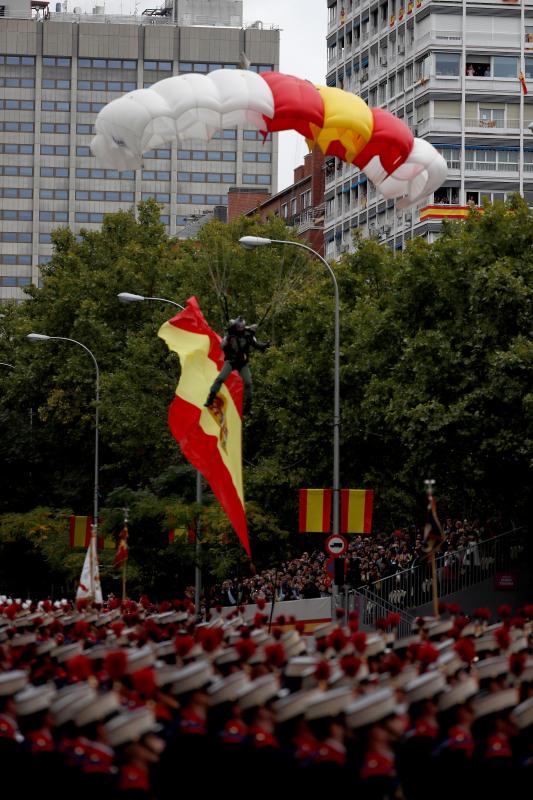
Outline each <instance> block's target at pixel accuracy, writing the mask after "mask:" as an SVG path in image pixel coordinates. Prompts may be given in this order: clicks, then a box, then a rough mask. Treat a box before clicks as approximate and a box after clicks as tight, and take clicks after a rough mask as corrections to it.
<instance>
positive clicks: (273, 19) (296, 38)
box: [54, 0, 327, 189]
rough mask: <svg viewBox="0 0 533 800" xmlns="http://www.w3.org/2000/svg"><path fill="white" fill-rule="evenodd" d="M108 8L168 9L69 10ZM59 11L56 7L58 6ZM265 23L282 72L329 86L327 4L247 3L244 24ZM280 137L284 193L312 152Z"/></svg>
mask: <svg viewBox="0 0 533 800" xmlns="http://www.w3.org/2000/svg"><path fill="white" fill-rule="evenodd" d="M99 4H101V5H104V6H105V10H106V12H107V13H108V14H132V13H134V12H135V11H136V12H137V13H138V14H140V13H142V12H143V10H144V9H145V8H151V7H157V6H159V5H164V0H153V2H151V0H145V1H144V2H143V0H94V2H93V1H92V0H68V10H69V11H72V9H73V8H74V6H77V5H79V6H80V7H81V8H83V10H84V11H85V10H86V11H89V12H90V11H91V9H92V7H93V6H95V5H99ZM54 8H55V5H54ZM255 20H261V21H262V22H263V23H264V24H265V25H276V26H278V27H279V28H280V29H281V32H280V72H287V73H289V74H291V75H297V76H298V77H299V78H307V79H308V80H311V81H313V82H314V83H325V76H326V40H325V36H326V20H327V4H326V0H244V22H245V24H248V23H250V22H254V21H255ZM276 135H278V136H279V182H278V189H283V188H284V187H285V186H288V185H289V184H291V183H292V181H293V169H294V167H297V166H298V164H301V163H302V160H303V157H304V155H305V154H306V153H307V152H308V151H307V145H306V143H305V139H303V138H302V137H301V136H300V135H299V134H297V133H292V132H284V133H280V134H276Z"/></svg>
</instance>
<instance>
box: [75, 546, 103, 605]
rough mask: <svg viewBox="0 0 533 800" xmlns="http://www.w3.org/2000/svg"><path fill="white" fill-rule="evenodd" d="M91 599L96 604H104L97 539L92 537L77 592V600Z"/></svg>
mask: <svg viewBox="0 0 533 800" xmlns="http://www.w3.org/2000/svg"><path fill="white" fill-rule="evenodd" d="M85 598H90V599H91V600H94V602H95V603H103V597H102V587H101V586H100V572H99V570H98V555H97V552H96V537H91V542H90V544H89V547H88V548H87V553H86V555H85V561H84V562H83V569H82V571H81V578H80V582H79V584H78V590H77V592H76V600H83V599H85Z"/></svg>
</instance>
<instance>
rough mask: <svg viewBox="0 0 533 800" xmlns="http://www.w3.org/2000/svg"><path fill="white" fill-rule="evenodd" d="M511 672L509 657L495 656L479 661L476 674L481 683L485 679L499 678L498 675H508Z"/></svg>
mask: <svg viewBox="0 0 533 800" xmlns="http://www.w3.org/2000/svg"><path fill="white" fill-rule="evenodd" d="M508 671H509V661H508V659H507V656H495V657H494V658H486V659H485V660H484V661H478V662H477V664H476V673H477V676H478V678H479V680H480V681H482V680H484V679H485V678H497V677H498V675H507V673H508Z"/></svg>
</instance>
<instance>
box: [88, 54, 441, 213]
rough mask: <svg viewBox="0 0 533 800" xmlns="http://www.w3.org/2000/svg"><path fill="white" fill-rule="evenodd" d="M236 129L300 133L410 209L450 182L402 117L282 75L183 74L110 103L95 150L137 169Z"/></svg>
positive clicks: (99, 122) (114, 164) (113, 163)
mask: <svg viewBox="0 0 533 800" xmlns="http://www.w3.org/2000/svg"><path fill="white" fill-rule="evenodd" d="M234 125H247V126H255V127H256V128H257V129H258V130H260V131H263V132H265V133H267V132H269V131H272V132H274V131H283V130H295V131H298V132H299V133H301V134H302V136H305V138H306V139H307V142H308V144H309V146H310V147H312V146H314V145H318V147H320V149H321V150H322V152H323V153H324V154H325V155H334V156H337V157H338V158H340V159H342V160H343V161H346V162H348V163H350V164H356V165H357V166H358V167H359V168H360V169H362V170H363V171H364V172H365V173H366V175H367V176H368V178H369V179H370V180H371V181H372V182H373V183H374V184H375V185H376V187H377V188H378V189H379V191H380V192H381V194H382V195H383V196H384V197H386V198H399V205H401V206H409V205H412V204H413V203H415V202H417V201H418V200H419V199H420V198H422V197H425V196H426V195H428V194H430V193H431V192H433V191H435V189H437V188H438V187H439V186H440V185H441V184H442V183H443V181H444V180H445V179H446V173H447V169H446V162H445V160H444V159H443V157H442V156H441V155H440V154H439V153H438V152H437V151H436V150H435V148H434V147H433V146H432V145H431V144H429V142H426V141H425V140H423V139H416V138H414V137H413V134H412V133H411V131H410V130H409V128H408V127H407V125H405V123H404V122H402V120H400V119H398V118H397V117H395V116H394V115H393V114H391V113H389V112H388V111H384V110H383V109H380V108H373V109H372V108H369V107H368V106H367V104H366V103H365V102H364V101H363V100H362V99H361V98H360V97H357V96H356V95H354V94H351V93H350V92H345V91H343V90H342V89H335V88H331V87H328V86H315V85H313V84H312V83H310V82H309V81H305V80H302V79H301V78H296V77H294V76H292V75H283V74H281V73H280V72H268V73H262V74H257V73H255V72H251V71H248V70H226V69H219V70H215V71H214V72H211V73H209V74H208V75H196V74H190V75H178V76H175V77H172V78H166V79H165V80H162V81H159V82H158V83H155V84H153V86H151V87H150V88H149V89H137V90H136V91H134V92H129V93H128V94H126V95H124V96H123V97H120V98H118V99H117V100H113V101H112V102H111V103H109V104H108V105H106V106H105V107H104V108H103V109H102V110H101V111H100V113H99V114H98V116H97V118H96V124H95V128H96V136H95V137H94V139H93V140H92V142H91V150H92V152H93V154H94V155H95V156H96V158H97V160H98V161H99V163H100V164H101V165H102V166H103V167H108V168H110V169H118V170H126V169H136V168H138V167H139V166H140V165H141V163H142V155H143V153H145V152H147V151H148V150H152V149H153V148H155V147H160V146H162V145H163V144H166V143H168V142H176V141H178V142H179V141H183V140H184V139H202V140H209V139H210V138H211V137H212V136H213V135H214V134H215V133H216V131H218V130H221V129H223V128H228V127H231V126H234Z"/></svg>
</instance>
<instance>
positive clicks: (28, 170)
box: [6, 167, 33, 176]
mask: <svg viewBox="0 0 533 800" xmlns="http://www.w3.org/2000/svg"><path fill="white" fill-rule="evenodd" d="M6 174H7V173H6ZM19 175H29V176H31V175H33V167H19Z"/></svg>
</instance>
